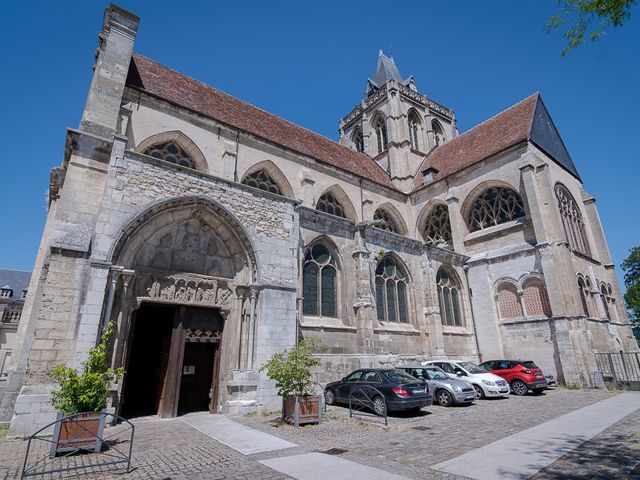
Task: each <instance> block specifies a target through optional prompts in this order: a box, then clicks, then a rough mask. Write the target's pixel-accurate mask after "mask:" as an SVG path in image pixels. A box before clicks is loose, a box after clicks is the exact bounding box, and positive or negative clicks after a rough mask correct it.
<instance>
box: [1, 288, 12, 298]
mask: <svg viewBox="0 0 640 480" xmlns="http://www.w3.org/2000/svg"><path fill="white" fill-rule="evenodd" d="M12 295H13V290H11V287H10V286H9V285H5V286H4V287H2V289H0V298H11V296H12Z"/></svg>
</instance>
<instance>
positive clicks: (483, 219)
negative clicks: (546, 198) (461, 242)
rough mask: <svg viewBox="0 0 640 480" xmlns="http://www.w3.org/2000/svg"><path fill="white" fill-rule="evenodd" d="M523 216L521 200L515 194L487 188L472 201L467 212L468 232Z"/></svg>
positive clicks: (505, 190) (507, 189)
mask: <svg viewBox="0 0 640 480" xmlns="http://www.w3.org/2000/svg"><path fill="white" fill-rule="evenodd" d="M524 215H525V212H524V206H523V204H522V199H521V198H520V195H518V194H517V193H516V192H514V191H513V190H511V189H510V188H504V187H491V188H487V189H486V190H485V191H484V192H482V193H481V194H480V195H478V197H477V198H476V199H475V200H474V201H473V205H472V206H471V211H470V212H469V220H468V224H469V231H471V232H475V231H476V230H483V229H485V228H488V227H493V226H494V225H500V224H501V223H505V222H509V221H511V220H515V219H516V218H520V217H524Z"/></svg>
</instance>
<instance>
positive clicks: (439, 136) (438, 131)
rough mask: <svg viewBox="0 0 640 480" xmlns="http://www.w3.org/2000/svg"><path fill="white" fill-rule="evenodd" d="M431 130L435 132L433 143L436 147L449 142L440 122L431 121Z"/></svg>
mask: <svg viewBox="0 0 640 480" xmlns="http://www.w3.org/2000/svg"><path fill="white" fill-rule="evenodd" d="M431 130H433V141H434V143H435V146H436V147H439V146H440V145H442V144H443V143H445V142H446V141H447V137H446V136H445V134H444V128H442V124H441V123H440V122H439V121H438V120H435V119H434V120H432V121H431Z"/></svg>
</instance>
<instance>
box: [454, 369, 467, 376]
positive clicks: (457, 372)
mask: <svg viewBox="0 0 640 480" xmlns="http://www.w3.org/2000/svg"><path fill="white" fill-rule="evenodd" d="M456 375H457V376H459V377H466V376H467V374H466V373H464V372H463V371H462V370H456Z"/></svg>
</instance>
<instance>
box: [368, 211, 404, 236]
mask: <svg viewBox="0 0 640 480" xmlns="http://www.w3.org/2000/svg"><path fill="white" fill-rule="evenodd" d="M373 220H374V221H375V222H376V223H375V226H376V228H379V229H381V230H385V231H387V232H391V233H399V229H398V226H397V224H396V222H395V221H394V220H393V218H391V215H389V213H388V212H387V211H386V210H384V209H382V208H379V209H377V210H376V211H375V213H374V214H373Z"/></svg>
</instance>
